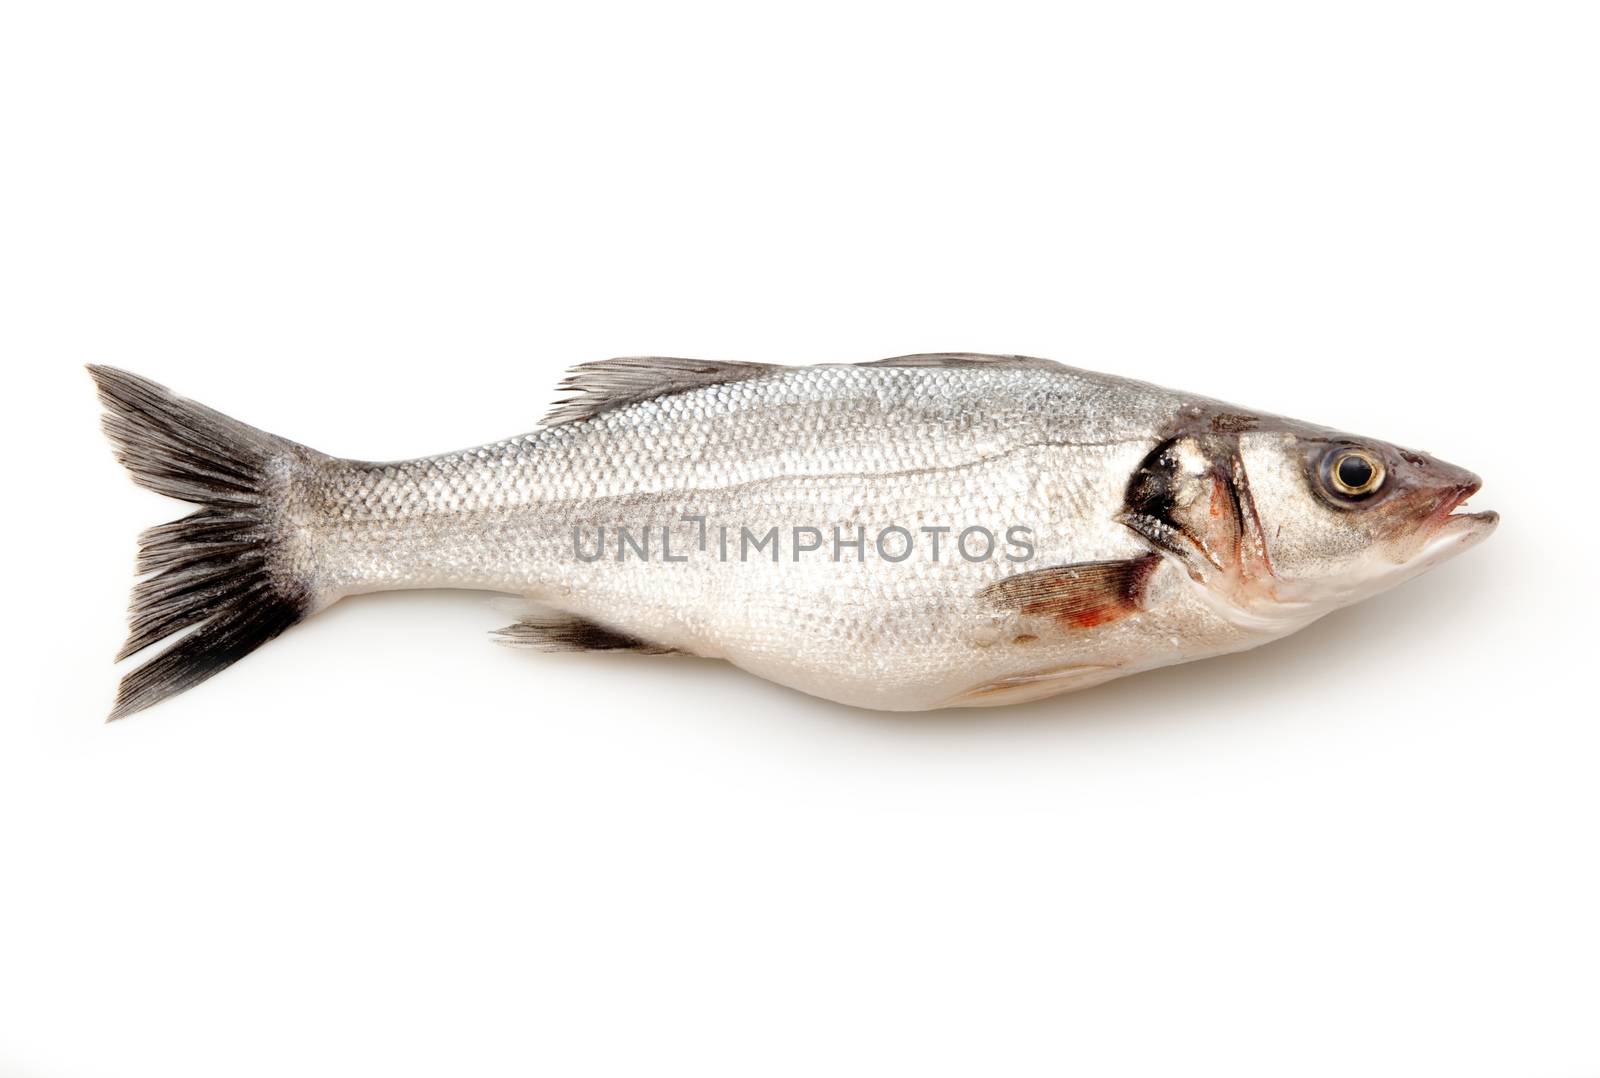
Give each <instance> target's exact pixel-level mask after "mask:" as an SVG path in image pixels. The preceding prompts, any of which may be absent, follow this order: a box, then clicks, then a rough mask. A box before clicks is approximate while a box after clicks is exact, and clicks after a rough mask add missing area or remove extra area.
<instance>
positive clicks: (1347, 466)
mask: <svg viewBox="0 0 1600 1078" xmlns="http://www.w3.org/2000/svg"><path fill="white" fill-rule="evenodd" d="M1338 474H1339V482H1340V483H1341V484H1343V485H1344V486H1346V487H1349V488H1350V489H1351V490H1365V489H1366V486H1367V484H1368V483H1370V482H1372V474H1373V473H1372V464H1371V463H1370V462H1368V461H1367V460H1365V459H1364V458H1362V457H1358V456H1356V455H1354V454H1351V455H1350V456H1348V457H1345V458H1344V459H1343V460H1341V461H1339V464H1338Z"/></svg>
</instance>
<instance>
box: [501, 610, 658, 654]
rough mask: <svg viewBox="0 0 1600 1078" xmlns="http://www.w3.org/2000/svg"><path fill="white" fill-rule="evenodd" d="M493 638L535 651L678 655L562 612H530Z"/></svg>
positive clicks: (634, 637)
mask: <svg viewBox="0 0 1600 1078" xmlns="http://www.w3.org/2000/svg"><path fill="white" fill-rule="evenodd" d="M494 635H495V638H496V640H497V641H498V642H499V643H502V644H506V645H509V646H510V647H516V648H532V649H534V650H535V651H635V652H638V653H639V654H641V655H671V654H674V653H676V652H677V649H676V648H669V647H663V646H662V645H660V644H652V643H650V642H649V641H648V640H640V639H639V638H638V637H636V636H629V635H628V634H627V633H622V632H618V631H617V630H615V629H608V628H606V627H605V626H604V625H601V624H599V623H598V622H593V621H590V620H589V619H588V618H581V617H579V616H578V615H576V614H568V613H566V612H565V611H560V610H537V611H530V612H529V613H526V614H523V615H522V616H521V617H519V618H517V621H516V624H514V625H507V626H506V627H505V628H504V629H497V630H495V634H494Z"/></svg>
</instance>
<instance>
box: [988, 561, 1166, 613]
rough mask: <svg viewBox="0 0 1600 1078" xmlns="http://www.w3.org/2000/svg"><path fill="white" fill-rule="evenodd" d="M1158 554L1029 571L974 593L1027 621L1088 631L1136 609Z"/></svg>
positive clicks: (1156, 563) (1158, 563) (1157, 562)
mask: <svg viewBox="0 0 1600 1078" xmlns="http://www.w3.org/2000/svg"><path fill="white" fill-rule="evenodd" d="M1160 564H1161V555H1160V554H1145V555H1142V556H1140V557H1137V558H1129V559H1127V560H1125V561H1091V562H1081V563H1079V564H1077V565H1063V566H1057V567H1055V568H1051V569H1034V570H1032V571H1031V572H1026V573H1018V574H1017V575H1016V576H1009V577H1006V578H1005V579H1004V580H998V581H996V582H995V583H993V584H990V585H989V586H988V587H986V588H984V589H983V590H982V591H981V592H979V593H978V594H979V596H980V597H981V598H983V599H985V600H986V601H988V602H990V603H992V604H994V605H995V606H998V607H1002V608H1005V609H1010V610H1015V611H1017V612H1018V613H1021V614H1026V615H1028V616H1030V617H1050V618H1055V619H1056V621H1057V622H1058V623H1059V624H1060V625H1061V626H1062V628H1066V629H1092V628H1094V627H1095V626H1097V625H1105V624H1107V623H1109V622H1113V621H1116V620H1118V619H1120V618H1125V617H1127V616H1128V615H1129V614H1131V613H1133V612H1134V611H1135V610H1138V609H1139V601H1140V599H1141V598H1142V597H1143V595H1144V589H1145V585H1146V584H1148V583H1149V581H1150V575H1151V574H1152V573H1154V572H1155V570H1156V566H1158V565H1160Z"/></svg>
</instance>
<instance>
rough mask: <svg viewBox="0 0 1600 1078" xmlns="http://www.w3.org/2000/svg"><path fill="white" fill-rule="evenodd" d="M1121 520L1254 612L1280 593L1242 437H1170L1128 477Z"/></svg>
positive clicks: (1193, 574)
mask: <svg viewBox="0 0 1600 1078" xmlns="http://www.w3.org/2000/svg"><path fill="white" fill-rule="evenodd" d="M1118 519H1119V520H1120V521H1121V522H1122V523H1124V524H1126V525H1127V526H1128V527H1130V528H1132V529H1133V530H1134V531H1136V532H1138V533H1139V534H1140V535H1141V536H1143V537H1144V538H1145V540H1147V541H1148V542H1149V543H1150V544H1151V545H1152V546H1154V547H1155V548H1156V549H1158V550H1160V551H1162V552H1164V553H1166V554H1168V555H1170V556H1171V557H1173V558H1175V559H1176V560H1177V561H1178V562H1179V563H1180V564H1181V565H1182V566H1183V567H1184V569H1185V570H1186V571H1187V572H1188V574H1189V577H1190V578H1191V579H1192V580H1194V581H1195V582H1196V583H1198V584H1201V585H1203V586H1204V587H1205V589H1206V590H1207V592H1208V593H1210V594H1212V595H1215V596H1217V597H1219V598H1222V599H1225V600H1226V601H1227V603H1228V604H1230V605H1231V606H1234V607H1236V608H1238V609H1239V610H1241V611H1246V612H1258V611H1260V610H1261V608H1262V605H1263V604H1264V603H1265V602H1267V601H1270V600H1272V599H1274V598H1276V596H1275V594H1274V583H1275V581H1274V576H1273V571H1272V559H1271V557H1270V555H1269V554H1268V551H1267V540H1266V535H1265V533H1264V531H1263V529H1262V525H1261V517H1260V515H1259V514H1258V513H1257V511H1256V504H1255V499H1254V498H1253V497H1252V496H1251V494H1250V477H1249V475H1248V474H1246V472H1245V467H1244V459H1243V457H1242V456H1241V454H1240V452H1239V438H1238V436H1237V435H1236V434H1217V433H1207V434H1191V435H1180V436H1178V437H1175V438H1169V439H1168V440H1167V441H1165V442H1162V443H1161V444H1160V445H1158V446H1157V447H1156V448H1155V449H1154V450H1152V451H1151V452H1150V454H1149V455H1148V456H1146V457H1145V458H1144V460H1143V462H1141V463H1140V465H1139V467H1138V469H1137V470H1135V472H1134V473H1133V477H1132V478H1131V479H1130V480H1129V481H1128V490H1127V494H1126V496H1125V498H1124V508H1123V511H1122V513H1121V514H1120V516H1119V517H1118Z"/></svg>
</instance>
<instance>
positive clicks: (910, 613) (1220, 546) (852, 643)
mask: <svg viewBox="0 0 1600 1078" xmlns="http://www.w3.org/2000/svg"><path fill="white" fill-rule="evenodd" d="M95 372H96V377H97V379H98V380H99V382H100V385H101V390H102V396H103V398H104V399H105V401H106V404H107V406H108V409H109V411H110V419H109V420H108V430H109V431H110V433H111V435H112V437H113V440H114V441H116V442H117V444H118V446H119V448H120V449H121V451H122V455H123V459H124V461H125V463H128V465H129V467H130V469H132V470H133V472H134V474H135V477H136V478H139V479H140V480H141V481H142V482H145V483H146V485H150V486H153V487H155V489H158V490H165V491H166V492H167V493H171V494H175V495H176V496H179V497H184V498H186V499H188V500H191V501H196V502H198V503H200V504H201V505H202V506H204V507H205V508H202V509H201V511H200V512H199V513H198V514H196V516H197V517H199V518H201V519H200V520H199V522H198V524H194V525H190V526H189V530H188V531H187V532H186V531H185V530H184V522H176V523H175V524H173V525H165V526H163V528H164V529H166V530H165V531H164V530H163V529H160V528H158V529H153V530H152V532H151V533H147V535H146V538H145V554H144V560H143V563H142V568H144V569H145V570H147V571H150V572H151V573H152V574H153V575H151V576H150V577H148V578H147V580H146V581H145V582H144V583H143V584H141V585H140V587H141V588H144V589H146V590H145V592H144V593H143V595H142V596H141V594H140V593H137V592H136V595H135V606H134V622H135V636H134V638H132V639H130V647H131V646H132V645H135V644H137V645H138V646H139V647H143V646H147V645H148V644H153V643H155V642H156V640H157V639H159V638H160V635H162V632H163V630H165V634H166V635H170V634H171V633H172V632H175V631H176V628H183V627H186V626H187V625H189V624H199V625H200V628H199V629H198V630H197V631H196V632H195V633H194V634H193V636H196V637H200V636H203V635H204V634H206V633H207V632H209V633H210V634H211V636H212V637H213V638H214V639H213V644H215V641H217V640H220V641H221V642H222V645H223V646H222V647H221V651H222V652H223V654H222V656H221V657H222V658H226V660H227V661H230V662H231V661H232V659H233V658H237V657H238V656H239V655H240V654H243V653H245V652H247V651H248V650H250V649H251V648H252V647H254V646H258V644H259V643H260V642H263V640H257V639H256V637H258V636H262V635H263V634H264V633H265V634H267V635H266V636H265V637H263V639H265V638H270V635H275V633H276V632H279V631H282V629H283V628H287V626H288V625H289V624H292V623H293V622H294V621H296V620H299V619H300V618H302V617H305V616H309V615H310V614H311V613H314V612H315V611H316V610H319V609H321V608H323V607H325V606H327V605H328V604H330V603H332V602H335V601H337V600H338V599H340V598H342V597H344V596H347V595H354V594H360V593H363V592H372V591H382V590H391V589H402V588H433V587H451V588H475V589H483V590H487V591H495V592H505V593H511V594H514V595H519V596H522V597H525V598H526V599H527V600H529V602H530V604H532V606H531V608H530V611H529V613H528V615H527V616H526V617H524V618H523V619H522V620H521V621H519V622H518V624H517V625H514V626H512V627H510V628H509V629H507V630H505V631H504V632H503V634H502V635H503V638H504V639H506V640H508V641H510V642H513V643H522V644H528V645H531V646H535V647H540V648H544V649H546V650H572V649H587V648H603V649H629V650H639V651H656V652H661V651H671V652H682V653H687V654H692V655H699V656H706V657H711V658H720V659H726V660H728V661H730V662H732V663H735V664H736V665H738V666H740V667H742V668H744V669H746V670H749V671H751V672H752V673H756V674H759V675H760V676H762V677H766V678H769V679H771V680H773V681H776V682H779V683H782V684H785V685H789V686H792V687H794V688H797V689H800V690H803V691H805V692H808V693H813V694H815V695H818V696H823V697H826V698H829V699H832V700H837V701H841V702H843V703H847V704H852V705H856V706H861V707H869V708H881V709H895V710H915V709H926V708H938V707H947V706H963V705H977V704H994V703H1007V702H1012V701H1016V700H1022V699H1031V698H1036V697H1039V696H1044V695H1049V694H1051V693H1056V692H1061V691H1064V690H1067V689H1073V688H1081V687H1084V686H1087V685H1091V684H1095V683H1098V682H1101V681H1104V680H1107V679H1109V678H1112V677H1117V676H1120V675H1123V674H1128V673H1133V672H1136V671H1139V670H1145V669H1149V668H1151V667H1155V666H1161V665H1165V664H1168V663H1173V662H1181V661H1185V660H1188V659H1195V658H1203V657H1206V656H1209V655H1215V654H1219V653H1223V652H1229V651H1235V650H1239V649H1241V648H1246V647H1250V646H1253V645H1255V644H1258V643H1262V642H1265V641H1267V640H1270V639H1274V638H1276V637H1279V636H1282V635H1284V634H1286V633H1288V632H1292V631H1294V630H1295V629H1297V628H1299V627H1301V626H1303V625H1304V624H1307V623H1308V622H1309V621H1311V620H1313V619H1315V618H1316V617H1318V616H1320V615H1321V614H1323V613H1326V612H1327V611H1328V610H1331V609H1334V608H1336V607H1337V606H1340V605H1343V604H1344V603H1346V602H1349V601H1353V600H1355V599H1358V598H1361V597H1363V596H1365V595H1367V594H1371V593H1373V592H1375V591H1377V590H1381V589H1382V588H1384V587H1388V586H1390V585H1392V584H1393V583H1396V582H1398V581H1399V580H1401V579H1404V578H1406V577H1407V576H1410V575H1413V574H1414V573H1415V572H1418V571H1420V570H1421V569H1423V568H1426V567H1427V566H1428V565H1431V564H1435V563H1436V562H1437V561H1439V560H1440V559H1442V558H1443V557H1445V556H1448V555H1449V554H1452V553H1454V552H1457V551H1459V550H1461V549H1464V548H1465V547H1466V546H1468V545H1470V544H1471V543H1473V542H1475V541H1476V540H1478V539H1481V538H1482V537H1483V536H1485V535H1487V534H1488V532H1489V531H1490V530H1491V529H1492V527H1493V524H1494V520H1493V517H1492V514H1472V515H1463V514H1459V513H1457V512H1455V510H1456V509H1457V507H1458V506H1459V505H1460V503H1461V502H1462V501H1464V500H1465V498H1466V497H1468V496H1470V494H1471V493H1473V492H1474V491H1476V489H1477V487H1478V481H1477V479H1476V477H1474V476H1472V475H1471V474H1470V473H1467V472H1464V471H1462V470H1460V469H1457V468H1454V467H1453V466H1450V465H1446V464H1443V463H1442V462H1439V461H1435V460H1433V459H1432V458H1429V457H1426V456H1425V455H1422V454H1418V453H1414V452H1412V451H1409V450H1402V449H1398V448H1396V447H1393V446H1389V445H1387V444H1386V443H1381V442H1376V441H1373V440H1370V439H1355V438H1351V437H1348V436H1345V435H1340V434H1337V433H1336V432H1332V431H1327V430H1324V429H1322V428H1318V427H1313V426H1310V425H1307V424H1302V423H1298V422H1295V421H1291V420H1283V419H1279V418H1277V417H1271V416H1263V415H1259V414H1255V413H1251V412H1248V411H1246V410H1244V409H1240V408H1237V407H1234V406H1230V405H1225V404H1222V403H1219V402H1216V401H1212V400H1209V399H1207V398H1203V397H1196V396H1192V395H1189V394H1184V393H1179V392H1173V391H1170V390H1165V389H1161V388H1159V387H1155V386H1151V385H1147V384H1144V383H1140V382H1135V381H1130V380H1127V379H1122V378H1116V377H1111V376H1106V375H1099V374H1093V373H1090V372H1085V371H1080V370H1075V369H1072V368H1068V367H1064V366H1061V365H1059V364H1055V363H1051V362H1048V361H1044V360H1035V359H1027V358H1023V357H988V356H972V355H937V356H914V357H904V358H901V359H897V360H886V361H883V362H881V363H876V364H863V365H848V366H847V365H825V366H813V367H798V368H790V367H771V366H766V365H759V364H725V363H703V362H699V361H691V360H663V359H630V360H611V361H605V362H602V363H596V364H588V365H585V366H583V367H580V368H577V369H576V370H575V371H574V373H573V374H572V376H571V377H570V378H569V380H568V383H567V385H566V388H567V389H568V390H570V391H571V392H572V393H573V394H574V395H573V396H572V397H571V398H570V399H569V400H568V401H566V402H565V403H564V404H563V405H562V406H559V407H558V408H557V410H556V412H555V413H553V415H552V417H551V419H550V420H549V421H547V423H546V424H545V425H544V426H542V427H540V428H539V429H537V430H535V431H533V432H532V433H529V434H526V435H522V436H520V437H516V438H511V439H508V440H506V441H502V442H496V443H492V444H489V445H485V446H481V447H478V448H474V449H470V450H464V451H461V452H457V453H447V454H444V455H441V456H436V457H428V458H423V459H418V460H410V461H398V462H391V463H373V462H360V461H348V460H341V459H337V458H332V457H328V456H325V455H322V454H319V453H316V452H315V451H312V450H309V449H307V448H305V447H302V446H297V445H294V444H292V443H288V442H285V441H283V440H281V439H277V438H274V437H273V436H271V435H266V434H263V433H262V432H259V431H255V430H254V429H253V428H248V427H245V426H244V425H243V424H238V423H236V422H235V421H232V420H228V419H227V418H226V417H223V416H221V415H220V414H218V413H214V412H211V411H210V410H209V409H202V408H200V406H198V405H192V404H190V403H189V402H186V401H181V400H180V399H178V398H175V397H172V396H171V395H170V394H167V393H166V391H165V390H162V389H161V388H160V387H158V386H154V385H153V384H152V383H147V382H144V381H143V380H142V379H136V378H134V377H133V376H131V375H126V374H123V373H121V372H115V371H109V370H106V369H103V368H96V369H95ZM217 424H220V425H221V427H220V429H213V427H214V426H215V425H217ZM219 446H220V447H222V449H221V450H220V451H219V449H218V447H219ZM230 446H235V447H239V446H242V447H243V448H240V449H237V451H230V450H229V449H228V447H230ZM219 452H220V456H221V458H222V459H220V460H218V459H214V458H215V457H217V456H218V455H219ZM1352 455H1356V456H1357V457H1358V458H1359V459H1356V460H1354V461H1352V459H1351V458H1352ZM234 457H239V458H240V459H237V460H236V459H234ZM1330 461H1332V462H1333V463H1331V464H1330V463H1329V462H1330ZM1367 466H1370V467H1371V468H1372V469H1375V470H1376V471H1377V472H1379V473H1381V477H1382V479H1381V483H1382V489H1377V488H1375V489H1374V490H1373V491H1371V492H1363V493H1361V494H1350V491H1352V490H1355V489H1356V488H1354V487H1351V486H1349V484H1346V483H1344V482H1343V481H1342V480H1340V479H1339V478H1338V477H1337V474H1335V475H1333V477H1332V478H1331V479H1330V474H1329V473H1328V472H1327V469H1328V468H1330V467H1338V468H1342V469H1343V473H1344V474H1346V475H1348V476H1355V477H1357V478H1360V476H1361V473H1362V468H1363V467H1367ZM218 476H220V477H221V479H220V480H218V479H217V478H216V477H218ZM218 482H220V483H221V489H220V491H219V490H218V489H217V487H216V484H217V483H218ZM1330 484H1331V485H1330ZM208 514H209V516H208ZM188 519H189V520H190V521H194V520H195V519H196V518H193V517H192V518H188ZM196 527H202V528H205V529H209V530H203V531H202V532H200V533H198V538H197V534H196V533H195V531H194V529H195V528H196ZM207 544H209V545H207ZM221 548H227V549H229V550H232V551H234V553H233V554H232V555H230V556H229V557H221V558H219V557H214V556H210V553H209V552H211V551H214V550H217V549H221ZM197 552H198V553H197ZM240 553H244V554H248V555H250V557H251V558H252V559H254V560H253V561H252V562H251V563H250V566H249V574H250V582H253V585H254V587H253V588H252V589H246V590H245V591H244V592H242V593H241V594H242V596H243V597H242V598H239V597H235V595H234V593H235V592H238V591H240V589H241V587H242V584H243V583H244V582H243V581H241V570H240V568H239V566H238V564H237V561H236V560H233V559H236V558H237V556H238V555H239V554H240ZM152 582H154V583H155V586H153V587H152V586H151V585H152ZM200 593H206V594H210V595H211V596H212V598H211V599H210V600H209V601H208V603H209V606H208V609H209V610H210V611H211V612H210V613H208V614H206V616H205V617H202V616H201V615H202V614H203V613H205V611H202V610H201V609H199V608H198V607H195V606H194V605H193V604H194V600H193V598H192V597H193V596H194V595H195V594H200ZM218 596H221V601H222V606H221V608H220V609H221V610H222V613H221V614H218V613H216V611H217V610H218V609H219V606H218V599H217V597H218ZM263 599H265V602H260V600H263ZM234 602H257V603H258V605H260V606H264V607H270V606H271V605H272V604H273V603H277V604H278V606H279V607H281V608H282V609H280V610H278V611H277V612H276V613H274V614H272V615H271V616H270V617H265V618H264V619H262V618H258V619H257V621H260V622H262V623H260V624H254V625H252V624H248V623H247V624H246V625H245V626H244V627H243V628H240V627H239V626H237V625H234V626H233V630H234V631H233V632H232V633H231V634H230V632H229V628H230V623H229V615H228V610H227V604H229V603H234ZM241 616H243V615H241ZM141 618H142V619H143V623H144V629H143V632H142V633H141V632H140V631H139V627H140V623H141ZM236 620H237V619H236ZM179 622H182V624H181V625H179V624H177V623H179ZM280 622H282V623H283V624H281V625H280V624H279V623H280ZM174 626H176V628H174ZM188 639H189V638H185V640H181V641H180V642H179V643H178V645H176V646H175V647H174V648H173V649H171V650H172V651H173V652H177V651H179V649H181V648H183V647H185V646H186V641H187V640H188ZM187 646H188V647H189V653H187V654H183V655H180V656H179V657H178V658H177V659H170V660H169V659H168V658H167V655H166V654H163V655H161V656H158V657H157V658H156V659H155V660H152V661H151V662H150V663H148V664H146V666H145V667H141V668H139V669H136V670H135V671H134V672H133V673H132V674H130V675H129V679H128V681H126V682H125V683H124V690H123V695H122V697H121V698H120V699H119V704H118V709H119V710H118V713H119V714H120V713H126V712H128V711H132V710H137V709H138V708H139V707H143V706H148V704H150V703H153V702H155V701H156V700H158V699H160V698H161V697H162V696H165V695H170V693H171V692H174V691H179V690H181V689H182V688H186V687H188V685H189V684H193V683H194V682H195V681H196V680H200V679H202V678H203V677H204V676H209V674H210V673H214V672H216V670H217V669H221V668H222V666H225V665H226V662H222V663H221V664H220V665H218V662H217V656H216V655H215V654H214V652H215V651H216V650H217V648H215V647H212V652H213V654H211V655H210V657H209V658H208V652H207V650H206V645H205V644H204V642H202V643H201V644H198V645H197V644H187ZM132 650H137V648H132ZM235 652H237V654H235ZM163 661H165V663H166V666H165V668H163V667H162V666H161V665H160V664H162V663H163ZM146 670H150V672H148V673H142V672H143V671H146ZM196 674H199V675H200V676H199V677H195V676H194V675H196Z"/></svg>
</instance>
